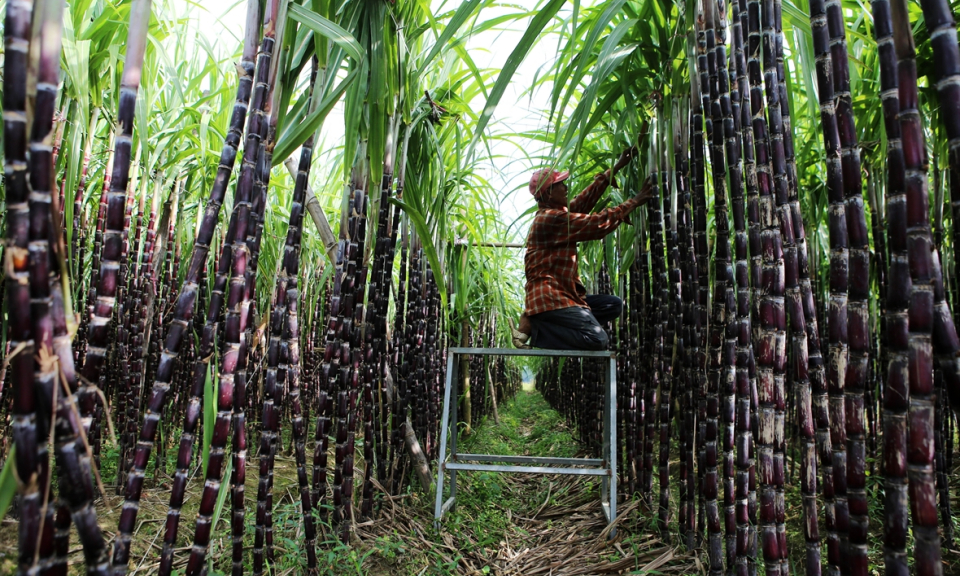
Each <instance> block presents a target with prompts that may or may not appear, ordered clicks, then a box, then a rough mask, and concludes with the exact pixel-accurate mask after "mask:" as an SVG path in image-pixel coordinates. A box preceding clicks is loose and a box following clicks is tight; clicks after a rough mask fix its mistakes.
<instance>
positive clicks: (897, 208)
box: [872, 0, 911, 576]
mask: <svg viewBox="0 0 960 576" xmlns="http://www.w3.org/2000/svg"><path fill="white" fill-rule="evenodd" d="M872 6H873V19H874V26H875V27H874V34H875V37H876V40H877V51H878V60H879V63H880V99H881V103H882V106H883V119H884V129H885V131H886V136H887V191H886V201H887V209H886V216H887V218H886V220H887V246H888V248H889V257H890V263H889V274H888V276H887V278H888V283H889V285H888V287H887V294H886V296H887V300H886V307H885V315H886V318H885V320H886V330H887V335H886V336H887V349H886V356H887V363H886V384H885V386H884V394H883V407H882V409H883V413H882V414H883V464H882V470H883V475H884V485H883V489H884V514H885V516H886V517H885V519H884V523H883V548H884V564H885V566H884V568H885V571H886V574H890V575H891V576H906V575H908V574H910V569H909V567H908V564H907V551H906V548H907V538H908V533H909V519H908V516H907V510H908V483H907V482H908V481H907V458H906V450H907V409H908V407H909V403H910V383H909V379H910V376H909V373H910V370H909V365H910V361H909V353H910V348H909V330H910V323H909V318H908V314H907V309H908V306H909V301H908V298H909V295H910V291H911V279H910V269H909V255H908V252H907V227H906V222H907V214H906V210H907V200H906V195H905V193H904V191H905V188H904V176H905V175H904V158H903V147H902V142H901V139H900V123H899V122H898V121H897V117H898V115H899V113H900V98H899V89H898V87H899V80H898V77H897V57H896V52H895V48H894V43H893V20H892V15H891V10H890V3H889V2H888V0H873V1H872Z"/></svg>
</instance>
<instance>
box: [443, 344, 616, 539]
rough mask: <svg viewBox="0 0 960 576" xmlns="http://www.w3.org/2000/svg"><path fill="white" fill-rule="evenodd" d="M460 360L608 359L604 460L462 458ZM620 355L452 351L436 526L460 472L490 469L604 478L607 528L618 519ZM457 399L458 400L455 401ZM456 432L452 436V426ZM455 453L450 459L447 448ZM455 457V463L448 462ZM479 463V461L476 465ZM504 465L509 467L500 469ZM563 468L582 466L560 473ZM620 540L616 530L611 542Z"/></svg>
mask: <svg viewBox="0 0 960 576" xmlns="http://www.w3.org/2000/svg"><path fill="white" fill-rule="evenodd" d="M460 356H548V357H561V358H571V357H572V358H604V359H607V360H608V361H609V362H608V364H607V369H606V370H605V371H604V372H605V376H604V388H603V389H604V390H605V391H606V393H605V394H604V401H603V415H602V417H601V420H602V427H603V447H602V449H601V455H602V457H601V458H550V457H541V456H503V455H497V454H458V453H457V436H458V434H457V432H458V430H457V426H456V423H457V404H458V403H459V402H458V398H459V395H458V390H457V381H458V376H459V374H458V372H459V367H460V362H459V357H460ZM616 391H617V356H616V353H615V352H610V351H596V352H594V351H581V350H535V349H529V350H518V349H514V348H460V347H453V348H449V349H448V350H447V378H446V383H445V384H444V391H443V416H442V419H441V424H440V426H441V428H440V459H439V462H438V464H437V486H436V489H437V501H436V506H435V508H434V525H435V526H436V527H437V528H438V529H439V527H440V520H441V518H442V517H443V515H444V513H446V512H447V511H448V510H450V509H451V508H452V507H453V505H454V503H455V502H456V498H457V471H458V470H486V471H489V472H521V473H527V474H568V475H575V476H599V477H600V504H601V507H602V509H603V515H604V517H605V518H606V520H607V524H608V525H609V524H612V523H613V522H614V520H616V518H617V421H616V414H617V408H616V407H617V396H616ZM451 399H452V401H451ZM451 422H452V423H453V433H452V434H451V435H450V436H449V437H448V430H449V428H450V423H451ZM448 438H449V446H450V453H449V455H448V454H447V446H448V443H447V441H448ZM448 456H449V458H448ZM474 462H477V463H476V464H475V463H474ZM496 462H501V463H503V464H494V463H496ZM558 465H565V466H582V467H580V468H560V467H558ZM448 471H449V472H450V492H449V496H448V497H447V498H446V499H444V493H443V484H444V477H445V476H446V473H447V472H448ZM615 535H616V528H614V529H613V530H611V531H610V533H609V537H610V538H613V537H614V536H615Z"/></svg>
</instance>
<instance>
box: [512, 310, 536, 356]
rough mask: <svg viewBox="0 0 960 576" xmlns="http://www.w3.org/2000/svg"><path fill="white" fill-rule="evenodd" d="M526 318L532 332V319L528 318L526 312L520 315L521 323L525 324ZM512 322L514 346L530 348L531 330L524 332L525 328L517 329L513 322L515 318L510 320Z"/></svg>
mask: <svg viewBox="0 0 960 576" xmlns="http://www.w3.org/2000/svg"><path fill="white" fill-rule="evenodd" d="M524 320H526V323H527V327H528V328H527V329H528V330H530V332H532V331H533V330H532V326H531V325H530V320H529V319H528V318H527V316H526V314H524V315H523V316H521V317H520V325H521V326H523V322H524ZM508 322H509V324H510V336H511V339H512V340H513V346H514V348H530V332H524V331H523V330H517V328H516V327H515V326H514V324H513V320H512V319H510V320H508Z"/></svg>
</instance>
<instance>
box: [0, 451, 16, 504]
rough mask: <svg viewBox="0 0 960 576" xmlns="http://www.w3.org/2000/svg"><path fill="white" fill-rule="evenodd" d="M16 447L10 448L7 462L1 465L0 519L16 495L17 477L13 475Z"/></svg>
mask: <svg viewBox="0 0 960 576" xmlns="http://www.w3.org/2000/svg"><path fill="white" fill-rule="evenodd" d="M16 456H17V447H16V446H11V447H10V452H9V453H7V461H6V462H4V463H3V471H0V518H5V517H6V516H7V510H8V509H9V508H10V503H11V502H13V497H14V496H16V494H17V477H16V475H15V474H14V467H15V466H16V465H17V462H16V461H17V458H16Z"/></svg>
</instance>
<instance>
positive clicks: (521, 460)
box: [450, 454, 603, 466]
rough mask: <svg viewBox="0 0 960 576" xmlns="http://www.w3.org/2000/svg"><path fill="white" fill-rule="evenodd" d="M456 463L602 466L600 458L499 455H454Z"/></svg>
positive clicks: (451, 457) (452, 458) (453, 458)
mask: <svg viewBox="0 0 960 576" xmlns="http://www.w3.org/2000/svg"><path fill="white" fill-rule="evenodd" d="M450 459H451V460H454V461H456V462H509V463H511V464H567V465H570V466H600V465H602V464H603V460H602V459H600V458H553V457H546V456H502V455H499V454H453V455H451V456H450Z"/></svg>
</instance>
